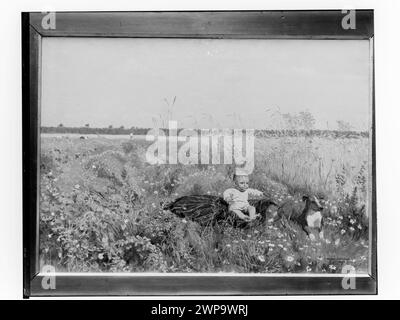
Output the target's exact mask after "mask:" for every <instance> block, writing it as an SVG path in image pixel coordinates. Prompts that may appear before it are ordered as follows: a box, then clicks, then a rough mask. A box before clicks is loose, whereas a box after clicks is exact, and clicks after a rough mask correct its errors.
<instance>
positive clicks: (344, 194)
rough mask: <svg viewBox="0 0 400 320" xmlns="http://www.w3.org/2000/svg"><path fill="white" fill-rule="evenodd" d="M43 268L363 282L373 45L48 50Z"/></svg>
mask: <svg viewBox="0 0 400 320" xmlns="http://www.w3.org/2000/svg"><path fill="white" fill-rule="evenodd" d="M41 54H42V62H41V68H42V71H41V81H42V89H41V108H40V181H39V184H40V186H39V187H40V191H39V255H40V266H41V267H44V266H52V267H54V268H55V270H56V271H57V272H80V273H87V272H107V273H121V272H124V273H146V272H147V273H148V272H151V273H163V274H165V273H209V274H217V273H218V274H259V275H264V274H265V275H268V274H287V273H289V274H310V275H316V274H337V273H347V272H349V270H350V271H352V272H356V273H361V274H367V273H368V270H369V268H370V250H371V236H370V231H371V230H370V221H371V219H370V218H371V210H372V209H371V204H372V202H371V201H372V200H371V192H372V184H371V181H372V180H371V177H372V140H371V130H372V86H371V83H372V60H371V57H372V49H371V45H370V41H368V40H329V41H327V40H318V39H312V40H311V39H290V40H280V39H157V38H151V39H150V38H144V39H139V38H79V37H77V38H62V37H50V38H44V39H43V40H42V47H41Z"/></svg>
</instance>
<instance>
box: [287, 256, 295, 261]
mask: <svg viewBox="0 0 400 320" xmlns="http://www.w3.org/2000/svg"><path fill="white" fill-rule="evenodd" d="M286 260H287V261H288V262H293V261H294V258H293V257H292V256H287V257H286Z"/></svg>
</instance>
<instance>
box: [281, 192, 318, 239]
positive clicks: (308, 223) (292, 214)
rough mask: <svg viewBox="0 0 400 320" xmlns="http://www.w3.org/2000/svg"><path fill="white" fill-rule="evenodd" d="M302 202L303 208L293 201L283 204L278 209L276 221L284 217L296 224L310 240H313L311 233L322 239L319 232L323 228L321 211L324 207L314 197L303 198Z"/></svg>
mask: <svg viewBox="0 0 400 320" xmlns="http://www.w3.org/2000/svg"><path fill="white" fill-rule="evenodd" d="M303 202H304V206H303V208H301V207H302V206H301V205H297V204H296V203H295V202H294V201H287V202H285V203H283V204H282V205H281V206H280V207H279V209H278V219H277V220H279V219H281V218H283V217H285V218H286V219H288V220H291V221H294V222H296V223H298V224H299V225H300V226H301V228H302V229H303V230H304V231H305V232H306V233H307V235H308V236H310V238H311V239H313V238H315V236H314V235H313V231H318V233H319V235H320V237H321V238H323V233H322V232H321V230H322V226H323V216H322V211H323V210H324V207H323V206H322V205H321V203H320V201H319V199H318V198H317V197H316V196H315V195H313V196H303Z"/></svg>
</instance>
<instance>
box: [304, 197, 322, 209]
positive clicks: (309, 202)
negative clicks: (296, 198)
mask: <svg viewBox="0 0 400 320" xmlns="http://www.w3.org/2000/svg"><path fill="white" fill-rule="evenodd" d="M320 200H322V199H321V198H320V197H317V196H315V195H311V196H310V195H305V196H303V201H304V202H305V203H306V208H307V209H308V210H311V211H322V210H324V207H323V206H322V204H321V202H320Z"/></svg>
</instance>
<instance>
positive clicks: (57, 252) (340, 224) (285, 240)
mask: <svg viewBox="0 0 400 320" xmlns="http://www.w3.org/2000/svg"><path fill="white" fill-rule="evenodd" d="M368 141H369V140H368V138H365V137H358V138H329V137H326V138H324V137H270V138H262V137H258V138H256V141H255V168H254V172H253V174H252V175H251V176H250V187H254V188H257V189H259V190H261V191H263V192H264V194H265V195H266V196H267V197H269V198H271V199H273V200H274V201H276V202H277V203H279V204H281V203H283V202H284V201H286V200H288V199H291V200H293V201H294V202H297V203H299V202H300V201H301V197H302V196H303V195H304V194H308V193H314V194H317V195H319V196H323V197H324V199H325V200H324V206H325V209H324V217H325V224H324V235H325V236H324V239H317V240H314V241H312V240H310V239H309V238H308V237H307V236H306V235H305V233H304V232H302V231H301V229H300V228H299V227H298V226H296V225H294V224H293V223H290V222H286V221H284V222H283V223H281V222H278V223H272V222H271V223H267V225H257V224H255V225H254V226H250V227H249V228H245V229H239V228H234V227H232V226H231V225H230V224H228V223H224V222H222V223H221V225H220V226H219V228H220V229H222V230H223V232H222V233H218V234H217V233H215V230H214V228H213V227H211V226H200V225H198V224H197V223H196V222H193V221H191V220H190V219H181V218H179V217H177V216H175V215H174V214H172V213H170V212H166V211H163V210H162V206H163V204H165V203H168V202H170V201H171V200H173V199H175V198H177V197H179V196H182V195H189V194H212V195H221V194H222V192H223V191H224V190H225V189H227V188H228V187H231V186H232V172H233V168H232V166H229V165H180V164H177V165H150V164H148V163H147V162H146V160H145V157H144V155H145V151H146V148H147V146H148V143H147V142H146V141H144V140H139V139H138V140H129V139H116V138H114V139H107V138H104V137H96V138H90V139H85V140H83V139H79V138H67V137H45V136H44V135H43V136H42V139H41V165H40V168H41V183H40V256H41V264H42V265H44V264H51V265H53V266H55V267H56V270H57V271H69V272H88V271H91V272H258V273H260V272H261V273H272V272H279V273H283V272H297V273H299V272H304V273H306V272H310V273H338V272H341V270H342V267H343V265H352V266H354V267H355V268H356V271H357V272H367V269H368V257H369V241H368V237H369V228H368V203H369V200H368V190H369V184H368V181H369V176H368V172H369V162H368V157H369V155H368V149H369V148H368Z"/></svg>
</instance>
